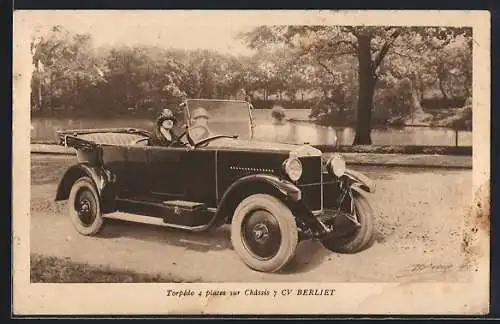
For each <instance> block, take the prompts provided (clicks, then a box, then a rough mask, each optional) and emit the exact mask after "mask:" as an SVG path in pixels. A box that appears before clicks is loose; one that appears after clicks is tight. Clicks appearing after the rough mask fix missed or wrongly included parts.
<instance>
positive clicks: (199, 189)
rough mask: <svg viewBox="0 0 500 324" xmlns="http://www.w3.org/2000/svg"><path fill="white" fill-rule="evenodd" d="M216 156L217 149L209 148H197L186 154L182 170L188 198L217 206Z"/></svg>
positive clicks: (212, 206) (208, 205)
mask: <svg viewBox="0 0 500 324" xmlns="http://www.w3.org/2000/svg"><path fill="white" fill-rule="evenodd" d="M216 158H217V151H215V150H209V149H195V150H192V151H189V152H186V153H185V154H184V156H183V159H182V170H183V173H184V175H183V179H184V181H183V184H184V194H185V199H186V200H188V201H195V202H203V203H205V204H206V205H207V207H211V208H215V207H217V200H216V190H217V182H216V175H217V168H216Z"/></svg>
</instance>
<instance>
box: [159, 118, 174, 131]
mask: <svg viewBox="0 0 500 324" xmlns="http://www.w3.org/2000/svg"><path fill="white" fill-rule="evenodd" d="M161 127H163V128H166V129H171V128H172V127H174V122H173V121H172V120H170V119H167V120H164V121H163V122H162V123H161Z"/></svg>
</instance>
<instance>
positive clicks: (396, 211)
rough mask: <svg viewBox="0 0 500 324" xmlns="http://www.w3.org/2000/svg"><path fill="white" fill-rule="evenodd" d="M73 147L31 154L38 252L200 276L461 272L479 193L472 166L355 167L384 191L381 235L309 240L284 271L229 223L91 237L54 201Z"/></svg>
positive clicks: (136, 228) (334, 277)
mask: <svg viewBox="0 0 500 324" xmlns="http://www.w3.org/2000/svg"><path fill="white" fill-rule="evenodd" d="M73 159H74V158H73V157H64V156H63V157H53V156H49V157H47V156H36V155H32V161H31V176H32V179H31V183H32V186H31V252H32V253H37V254H42V255H49V256H57V257H63V258H70V259H71V260H73V261H75V262H86V263H89V264H96V265H99V264H102V265H109V266H111V267H114V268H119V269H128V270H134V271H137V272H141V273H151V274H156V273H162V274H165V275H171V276H173V277H175V278H182V279H183V280H185V281H202V282H221V281H224V282H252V281H268V282H292V281H301V282H394V281H398V282H407V281H423V280H427V281H436V280H439V281H462V280H467V279H468V272H467V271H466V270H465V268H464V267H463V266H462V265H463V264H464V261H465V255H464V253H463V250H462V226H463V221H464V215H465V211H466V208H467V206H468V205H469V204H470V202H471V188H472V183H471V182H472V171H467V170H464V171H457V170H455V171H446V170H439V171H438V170H435V171H433V170H429V169H427V170H416V169H401V168H382V167H377V168H375V167H369V168H368V167H364V168H356V170H359V171H363V172H365V174H367V175H368V176H369V177H371V178H372V179H373V180H374V181H375V182H376V185H377V192H376V193H375V194H373V195H371V202H372V204H373V207H374V209H375V210H376V224H377V232H376V242H375V243H374V245H373V246H372V247H370V248H369V249H367V250H365V251H363V252H360V253H358V254H355V255H342V254H336V253H332V252H329V251H328V250H326V249H324V248H323V247H322V246H321V245H320V244H319V243H317V242H302V243H301V244H300V245H299V248H298V250H297V255H296V258H295V260H294V261H293V263H292V264H291V266H290V267H288V268H287V270H286V271H285V272H284V273H279V274H264V273H259V272H255V271H252V270H250V269H248V268H247V267H246V266H245V265H244V264H243V263H242V262H241V261H240V260H239V259H238V257H237V255H236V254H235V252H234V251H233V250H232V247H231V243H230V240H229V231H228V229H227V228H222V229H220V230H217V231H213V232H209V233H187V232H183V231H179V230H172V229H168V228H164V227H157V226H152V225H147V224H137V223H129V222H123V221H117V220H112V221H110V223H109V224H108V226H107V227H106V228H105V230H104V232H103V233H102V235H101V236H100V237H83V236H81V235H79V234H77V233H76V232H75V230H74V229H73V228H72V225H71V223H70V220H69V218H68V217H66V204H65V203H55V202H53V197H54V194H55V190H56V185H57V180H58V178H59V177H60V176H61V175H62V173H63V172H64V170H65V167H66V166H68V165H69V164H71V163H73V161H74V160H73Z"/></svg>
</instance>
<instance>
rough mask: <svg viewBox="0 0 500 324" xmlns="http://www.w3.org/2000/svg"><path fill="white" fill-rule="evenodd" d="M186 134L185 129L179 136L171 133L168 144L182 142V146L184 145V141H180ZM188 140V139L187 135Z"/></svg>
mask: <svg viewBox="0 0 500 324" xmlns="http://www.w3.org/2000/svg"><path fill="white" fill-rule="evenodd" d="M186 135H187V131H184V132H182V133H181V134H180V135H179V136H176V135H174V134H173V133H172V142H171V143H170V146H172V145H175V144H178V143H180V144H182V145H183V146H184V145H186V144H185V143H182V141H181V139H182V138H183V137H184V136H186ZM187 137H188V141H189V136H187Z"/></svg>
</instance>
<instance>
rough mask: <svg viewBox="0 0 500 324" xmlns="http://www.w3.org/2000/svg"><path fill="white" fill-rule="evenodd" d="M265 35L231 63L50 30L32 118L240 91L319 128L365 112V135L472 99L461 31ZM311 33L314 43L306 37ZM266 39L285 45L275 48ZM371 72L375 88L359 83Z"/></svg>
mask: <svg viewBox="0 0 500 324" xmlns="http://www.w3.org/2000/svg"><path fill="white" fill-rule="evenodd" d="M266 28H267V29H266ZM269 28H270V27H269ZM269 28H268V27H259V28H256V29H255V30H254V31H253V32H252V33H249V34H244V35H241V38H242V39H244V40H245V41H246V42H247V44H248V45H249V46H250V47H251V48H254V49H255V54H254V55H252V56H234V55H228V54H221V53H217V52H214V51H208V50H181V49H163V48H158V47H148V46H133V47H127V46H123V47H113V48H105V47H100V48H96V47H95V46H93V44H92V37H91V36H90V35H89V34H75V33H72V32H70V31H68V30H66V29H64V28H63V27H61V26H55V27H54V28H52V29H51V30H50V31H49V32H47V33H44V34H42V35H35V36H34V37H33V40H32V44H31V45H32V54H33V70H34V72H33V78H32V84H31V89H32V92H31V109H32V112H33V114H41V115H53V114H71V115H92V116H96V115H100V116H104V115H124V114H141V115H144V114H145V115H150V114H152V113H153V112H154V111H156V110H158V109H159V108H161V107H165V106H169V105H175V104H177V103H178V102H179V101H180V100H181V98H182V97H191V98H222V99H231V98H237V97H238V96H240V95H241V90H242V89H244V90H245V91H246V93H247V94H248V95H250V97H251V98H252V103H253V104H254V106H255V107H256V108H271V107H272V106H273V105H280V106H282V107H284V108H285V109H310V110H311V114H310V117H311V118H314V119H317V120H319V121H321V122H324V123H344V122H346V123H352V122H355V121H356V120H357V119H358V118H357V115H358V114H359V113H358V110H359V109H358V107H361V106H360V105H362V107H368V108H369V109H371V110H372V113H371V114H370V115H371V116H369V119H367V120H364V121H363V125H365V126H363V125H361V126H363V127H369V125H370V124H378V123H384V121H387V120H389V119H391V118H394V117H396V116H408V115H411V114H414V113H415V112H419V111H421V110H422V109H425V110H429V111H430V110H439V109H447V108H457V107H461V106H463V105H464V103H465V101H466V100H467V98H470V96H471V93H472V91H471V87H472V56H471V53H472V52H471V51H472V45H471V39H472V36H471V34H470V31H468V30H463V29H453V28H440V29H439V28H438V29H436V28H423V27H422V28H420V27H419V28H413V29H412V28H406V29H405V28H400V29H387V28H386V29H387V30H386V29H383V28H378V27H366V28H365V27H356V28H354V27H352V28H351V29H348V28H340V27H331V28H326V27H324V26H310V27H305V26H302V27H300V26H299V27H296V28H295V29H294V28H292V27H290V26H287V28H284V27H283V28H282V27H279V26H277V27H274V26H273V29H269ZM280 33H281V34H280ZM287 33H288V34H287ZM309 34H310V35H316V36H314V37H312V36H311V37H304V36H305V35H309ZM330 34H331V37H332V38H328V37H326V36H325V35H330ZM365 34H366V35H367V36H366V37H368V36H369V37H368V40H369V41H370V42H371V43H370V44H369V45H370V46H371V50H372V52H373V53H378V54H377V55H374V56H373V57H374V59H373V60H374V61H373V62H372V63H373V64H376V65H373V66H375V67H376V68H377V69H376V70H375V69H374V70H373V71H372V70H369V69H368V70H366V69H365V70H360V69H359V64H360V63H359V62H360V60H361V59H362V58H361V57H359V55H358V56H357V54H356V53H358V52H356V51H355V50H354V49H356V48H357V46H358V45H363V43H362V41H363V39H364V38H363V37H365V36H363V35H365ZM273 35H274V36H273ZM280 35H281V36H280ZM294 35H295V36H294ZM297 35H298V36H300V37H304V39H305V40H309V41H310V40H313V41H315V42H316V43H313V44H312V45H311V44H309V43H310V42H309V43H307V42H304V43H300V42H299V43H297V44H291V43H290V42H292V41H293V42H295V41H297V39H299V40H300V37H298V38H297V37H296V36H297ZM271 36H272V37H278V36H279V38H276V39H279V40H283V39H287V37H288V40H289V42H287V43H286V46H280V47H276V48H273V47H270V46H268V45H269V44H273V39H271V41H269V39H268V38H269V37H271ZM354 36H355V38H356V39H357V42H354V41H352V39H353V37H354ZM315 37H316V38H315ZM325 37H326V38H325ZM276 39H275V40H276ZM327 40H330V42H328V41H327ZM331 40H335V42H333V43H335V44H338V46H337V47H335V46H333V45H332V44H330V43H331ZM305 44H307V45H305ZM345 44H348V46H347V45H345ZM349 44H350V45H349ZM382 54H383V55H382ZM363 64H364V63H363ZM368 67H370V65H368ZM367 73H368V74H367ZM369 73H372V75H371V76H369V78H372V79H373V80H372V81H370V80H368V81H366V80H365V79H366V77H367V75H369ZM360 76H361V78H362V79H360ZM361 80H364V81H363V82H361ZM360 85H362V87H361V88H360ZM363 87H365V88H366V87H367V88H366V89H365V88H363ZM363 89H365V90H363ZM372 92H373V96H372V95H371V93H372ZM360 96H361V97H363V96H364V97H363V98H361V99H362V100H360ZM366 109H367V108H363V109H361V110H360V111H365V112H366ZM367 122H368V124H367ZM366 125H368V126H366ZM364 138H366V136H365V137H364ZM363 141H364V140H363Z"/></svg>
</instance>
